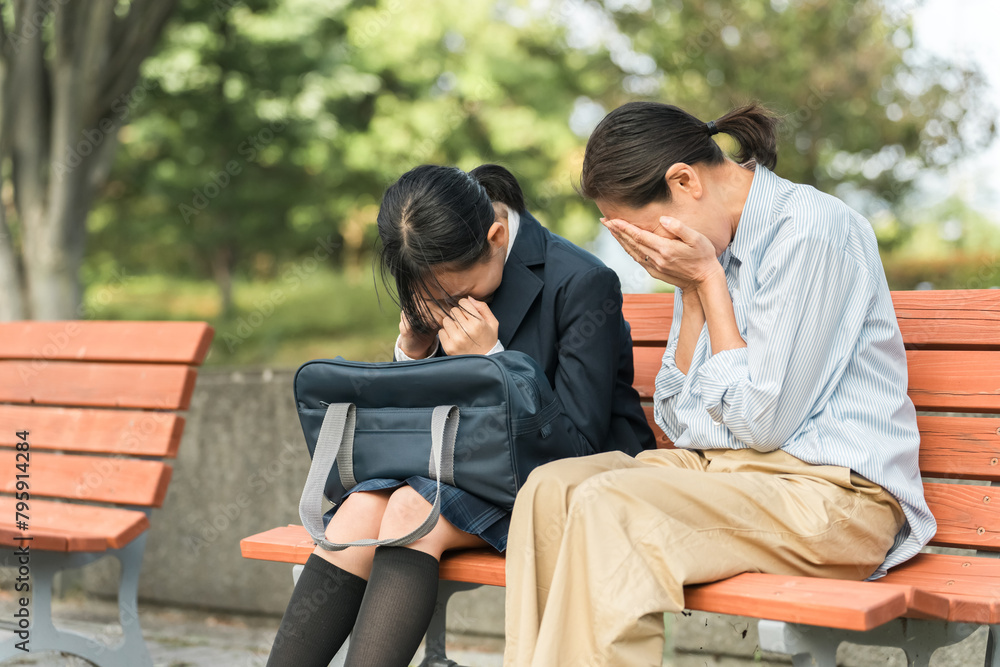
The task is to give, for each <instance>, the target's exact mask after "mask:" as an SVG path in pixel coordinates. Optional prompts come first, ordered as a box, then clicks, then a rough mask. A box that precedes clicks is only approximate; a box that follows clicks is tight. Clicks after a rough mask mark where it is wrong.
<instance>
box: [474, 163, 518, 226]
mask: <svg viewBox="0 0 1000 667" xmlns="http://www.w3.org/2000/svg"><path fill="white" fill-rule="evenodd" d="M469 175H470V176H472V177H473V178H474V179H476V180H477V181H479V184H480V185H482V186H483V187H484V188H486V194H488V195H489V196H490V199H492V200H493V201H495V202H499V203H501V204H506V205H507V206H508V207H510V208H511V209H513V210H514V211H516V212H517V213H518V214H519V215H520V214H522V213H524V193H523V192H521V185H520V184H519V183H518V182H517V179H516V178H514V174H512V173H510V172H509V171H507V170H506V169H504V168H503V167H501V166H500V165H498V164H484V165H481V166H478V167H476V168H475V169H473V170H472V171H470V172H469Z"/></svg>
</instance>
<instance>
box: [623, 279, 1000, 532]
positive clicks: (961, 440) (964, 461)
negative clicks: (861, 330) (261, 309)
mask: <svg viewBox="0 0 1000 667" xmlns="http://www.w3.org/2000/svg"><path fill="white" fill-rule="evenodd" d="M892 300H893V304H894V305H895V307H896V318H897V320H898V321H899V328H900V331H901V332H902V334H903V343H904V345H905V346H906V350H907V352H906V359H907V367H908V370H909V387H908V392H909V395H910V398H911V399H912V400H913V403H914V405H915V406H916V408H917V410H920V411H925V412H960V413H977V415H978V416H975V417H964V416H963V417H955V416H939V415H931V416H918V417H917V423H918V426H919V428H920V434H921V440H920V470H921V473H922V474H923V475H924V477H929V478H945V479H966V480H985V481H989V482H998V481H1000V419H997V418H989V417H985V415H987V414H998V413H1000V290H941V291H917V292H893V293H892ZM673 306H674V296H673V295H672V294H629V295H626V297H625V317H626V319H627V320H628V321H629V323H630V324H631V326H632V341H633V344H634V346H635V347H634V353H633V354H634V359H635V382H634V386H635V387H636V389H638V391H639V393H640V395H641V396H642V398H643V400H644V402H646V403H647V407H646V416H647V417H648V419H649V423H650V424H651V425H652V426H653V427H654V431H655V432H656V435H657V442H658V445H659V446H660V447H669V446H671V445H670V441H669V440H668V439H667V437H666V436H665V435H664V434H663V432H662V431H660V430H659V429H658V428H656V425H655V424H654V422H653V408H652V406H651V405H649V401H650V399H651V398H652V395H653V383H654V380H655V378H656V373H657V371H658V370H659V368H660V359H661V357H662V356H663V349H664V347H665V346H666V342H667V335H668V333H669V331H670V321H671V316H672V314H673ZM924 492H925V495H926V498H927V502H928V504H929V505H930V508H931V511H932V512H933V513H934V517H935V518H936V519H937V522H938V532H937V535H936V536H935V538H934V540H933V542H931V544H933V545H936V546H946V547H964V548H970V549H979V550H983V551H1000V487H995V486H979V485H959V484H947V483H941V482H927V483H925V485H924Z"/></svg>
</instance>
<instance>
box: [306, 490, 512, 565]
mask: <svg viewBox="0 0 1000 667" xmlns="http://www.w3.org/2000/svg"><path fill="white" fill-rule="evenodd" d="M404 484H409V485H410V486H411V487H412V488H413V490H415V491H416V492H417V493H419V494H420V495H421V496H423V498H424V500H426V501H427V502H429V503H431V504H433V503H434V493H435V491H436V489H437V482H435V481H434V480H432V479H428V478H427V477H409V478H407V479H405V480H398V479H369V480H365V481H364V482H359V483H358V485H357V486H355V487H354V488H352V489H351V490H350V491H348V492H347V493H345V494H344V495H343V496H342V497H341V499H340V500H341V503H343V501H344V499H345V498H347V496H349V495H351V494H352V493H354V492H356V491H381V490H384V489H395V488H398V487H400V486H403V485H404ZM339 507H340V504H338V505H336V506H335V507H333V508H331V509H330V510H328V511H327V512H326V514H324V515H323V525H324V527H326V526H327V525H329V523H330V519H331V518H332V517H333V515H334V514H335V513H336V512H337V509H338V508H339ZM441 516H443V517H444V518H446V519H448V521H450V522H451V524H452V525H453V526H455V527H456V528H458V529H459V530H462V531H465V532H466V533H470V534H472V535H478V536H479V537H481V538H482V539H483V540H484V541H485V542H486V543H487V544H489V545H490V546H491V547H493V548H494V549H496V550H497V551H500V552H503V551H505V550H506V549H507V531H508V530H509V529H510V512H507V511H505V510H502V509H500V508H499V507H497V506H496V505H493V504H491V503H488V502H486V501H485V500H482V499H481V498H477V497H476V496H474V495H472V494H471V493H467V492H465V491H463V490H461V489H458V488H455V487H454V486H449V485H448V484H442V485H441Z"/></svg>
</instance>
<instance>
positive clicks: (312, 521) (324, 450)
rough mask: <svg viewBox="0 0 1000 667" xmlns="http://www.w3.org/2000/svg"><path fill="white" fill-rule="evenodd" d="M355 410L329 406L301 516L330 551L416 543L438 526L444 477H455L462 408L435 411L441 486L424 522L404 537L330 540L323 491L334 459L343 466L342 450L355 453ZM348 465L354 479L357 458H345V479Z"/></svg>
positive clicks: (434, 466) (435, 461) (434, 451)
mask: <svg viewBox="0 0 1000 667" xmlns="http://www.w3.org/2000/svg"><path fill="white" fill-rule="evenodd" d="M355 411H356V408H355V407H354V404H353V403H333V404H331V405H329V406H328V407H327V409H326V415H325V416H324V417H323V425H322V426H321V427H320V430H319V437H318V438H317V439H316V448H315V450H313V458H312V464H310V466H309V474H308V475H307V476H306V484H305V486H304V487H303V489H302V498H301V499H300V500H299V518H300V519H301V520H302V525H303V526H304V527H305V529H306V530H307V531H309V535H310V536H311V537H312V539H313V542H314V543H315V544H317V545H319V546H321V547H323V548H324V549H326V550H327V551H343V550H344V549H346V548H347V547H375V546H386V547H402V546H406V545H407V544H412V543H413V542H416V541H417V540H419V539H420V538H421V537H423V536H425V535H427V534H428V533H430V532H431V530H433V529H434V525H435V524H436V523H437V520H438V517H439V516H441V478H442V477H445V478H446V480H452V479H453V477H454V469H455V439H456V437H457V436H458V418H459V413H458V407H456V406H454V405H441V406H438V407H436V408H434V412H433V413H432V414H431V465H430V466H429V468H430V471H433V476H434V479H435V481H436V482H437V489H436V491H435V493H434V503H433V505H432V506H431V511H430V513H429V514H428V515H427V518H426V519H424V521H423V523H421V524H420V525H419V526H417V528H416V529H414V530H413V531H411V532H410V533H408V534H406V535H403V536H402V537H397V538H391V539H384V540H373V539H364V540H355V541H354V542H345V543H339V542H329V541H327V540H326V537H325V532H326V531H325V530H324V526H323V515H322V513H321V512H320V508H321V507H322V506H323V490H324V488H325V485H326V478H327V476H328V475H329V474H330V468H331V467H333V464H334V462H337V464H338V465H340V462H341V459H342V458H345V457H343V456H342V452H352V453H353V450H354V427H355V424H356V423H357V417H356V412H355ZM347 468H349V469H350V473H348V474H349V475H350V479H352V480H353V479H354V473H353V461H345V462H344V466H343V467H341V468H339V470H340V471H341V473H340V474H341V478H342V479H343V477H344V472H343V471H344V470H345V469H347Z"/></svg>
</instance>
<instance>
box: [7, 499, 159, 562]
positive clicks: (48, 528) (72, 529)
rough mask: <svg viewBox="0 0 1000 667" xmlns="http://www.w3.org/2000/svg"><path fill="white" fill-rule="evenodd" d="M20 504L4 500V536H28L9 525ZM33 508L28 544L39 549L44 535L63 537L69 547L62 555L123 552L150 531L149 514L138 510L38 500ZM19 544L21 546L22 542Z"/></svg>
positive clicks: (32, 501) (31, 508)
mask: <svg viewBox="0 0 1000 667" xmlns="http://www.w3.org/2000/svg"><path fill="white" fill-rule="evenodd" d="M16 504H17V500H16V499H15V498H14V497H13V496H0V516H2V517H4V523H3V524H0V534H2V535H11V534H16V535H17V536H18V537H20V536H22V535H24V534H25V533H24V532H22V531H19V530H16V528H15V526H14V525H13V524H7V523H6V522H7V521H8V520H9V521H13V520H14V509H15V507H16ZM29 504H30V507H29V511H28V512H27V514H28V516H29V517H30V518H29V530H28V532H27V533H26V534H28V535H31V536H32V537H33V538H34V539H33V540H31V541H29V542H25V543H26V544H29V545H31V546H32V547H35V546H37V544H35V543H37V542H38V540H39V536H40V535H41V536H58V535H62V536H64V537H66V538H67V543H66V544H65V545H64V548H60V549H58V550H59V551H103V550H104V549H120V548H121V547H124V546H125V545H126V544H128V543H129V542H131V541H132V540H134V539H135V538H136V537H138V536H139V535H140V534H141V533H142V532H143V531H145V530H146V529H148V528H149V519H148V518H147V517H146V514H145V513H144V512H139V511H136V510H127V509H121V508H118V507H99V506H96V505H74V504H72V503H61V502H53V501H46V500H38V499H35V498H32V499H31V500H30V501H29ZM2 531H6V532H5V533H4V532H2ZM0 539H2V538H0ZM11 539H13V538H11ZM16 543H17V544H20V540H18V541H17V542H16ZM5 544H6V545H8V546H9V545H11V544H14V542H13V541H7V542H5Z"/></svg>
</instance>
